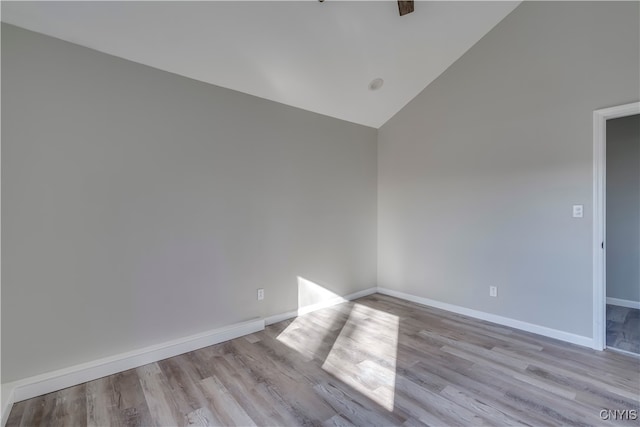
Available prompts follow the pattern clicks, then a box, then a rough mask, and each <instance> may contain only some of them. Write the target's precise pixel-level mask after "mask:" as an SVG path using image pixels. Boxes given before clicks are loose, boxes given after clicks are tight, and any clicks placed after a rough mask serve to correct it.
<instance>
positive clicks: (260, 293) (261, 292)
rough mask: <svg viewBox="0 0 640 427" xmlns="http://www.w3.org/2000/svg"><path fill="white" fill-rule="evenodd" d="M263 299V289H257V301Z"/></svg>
mask: <svg viewBox="0 0 640 427" xmlns="http://www.w3.org/2000/svg"><path fill="white" fill-rule="evenodd" d="M263 299H264V289H262V288H260V289H258V301H262V300H263Z"/></svg>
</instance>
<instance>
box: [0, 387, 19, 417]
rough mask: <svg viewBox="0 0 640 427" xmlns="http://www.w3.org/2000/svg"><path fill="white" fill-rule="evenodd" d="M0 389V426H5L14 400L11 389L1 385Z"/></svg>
mask: <svg viewBox="0 0 640 427" xmlns="http://www.w3.org/2000/svg"><path fill="white" fill-rule="evenodd" d="M0 389H1V391H0V397H1V399H0V400H2V406H0V409H2V423H1V424H0V426H5V425H6V424H7V421H8V420H9V412H11V406H12V405H13V402H15V400H14V399H13V388H11V387H7V386H5V385H2V387H1V388H0Z"/></svg>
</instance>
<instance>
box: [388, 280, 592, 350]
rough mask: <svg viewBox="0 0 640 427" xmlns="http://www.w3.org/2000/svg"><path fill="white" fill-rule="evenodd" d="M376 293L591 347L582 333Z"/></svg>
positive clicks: (406, 296)
mask: <svg viewBox="0 0 640 427" xmlns="http://www.w3.org/2000/svg"><path fill="white" fill-rule="evenodd" d="M378 293H381V294H383V295H389V296H392V297H396V298H400V299H403V300H407V301H411V302H415V303H418V304H422V305H427V306H429V307H435V308H439V309H442V310H447V311H450V312H453V313H457V314H462V315H464V316H469V317H473V318H476V319H480V320H486V321H488V322H492V323H497V324H499V325H503V326H509V327H511V328H515V329H520V330H523V331H527V332H533V333H534V334H538V335H542V336H545V337H549V338H555V339H557V340H561V341H565V342H570V343H572V344H578V345H582V346H585V347H592V346H593V340H592V339H591V338H589V337H585V336H582V335H576V334H572V333H569V332H565V331H560V330H558V329H552V328H547V327H546V326H540V325H535V324H533V323H527V322H523V321H521V320H516V319H511V318H509V317H503V316H498V315H496V314H491V313H486V312H484V311H478V310H473V309H471V308H466V307H461V306H458V305H454V304H449V303H446V302H440V301H436V300H432V299H428V298H423V297H418V296H415V295H411V294H406V293H404V292H398V291H394V290H392V289H387V288H378Z"/></svg>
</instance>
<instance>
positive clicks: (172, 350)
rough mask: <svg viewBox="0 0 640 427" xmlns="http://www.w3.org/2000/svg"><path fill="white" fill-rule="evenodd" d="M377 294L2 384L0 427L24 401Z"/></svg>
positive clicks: (334, 301) (354, 295) (357, 295)
mask: <svg viewBox="0 0 640 427" xmlns="http://www.w3.org/2000/svg"><path fill="white" fill-rule="evenodd" d="M376 291H377V288H375V287H374V288H369V289H365V290H362V291H359V292H355V293H352V294H349V295H346V296H344V297H336V298H332V299H330V300H328V301H323V302H321V303H318V304H313V305H309V306H306V307H301V308H299V309H298V310H295V311H291V312H288V313H282V314H277V315H274V316H269V317H267V318H265V319H253V320H249V321H246V322H241V323H236V324H233V325H229V326H225V327H222V328H217V329H213V330H211V331H207V332H203V333H200V334H196V335H191V336H188V337H184V338H179V339H176V340H172V341H167V342H165V343H161V344H157V345H153V346H149V347H145V348H141V349H138V350H134V351H130V352H126V353H122V354H117V355H114V356H110V357H105V358H103V359H98V360H94V361H91V362H87V363H82V364H80V365H75V366H71V367H68V368H64V369H59V370H57V371H53V372H47V373H44V374H41V375H36V376H33V377H29V378H25V379H22V380H18V381H14V382H11V383H5V384H2V390H1V393H0V395H1V406H0V409H1V410H2V424H0V426H4V425H5V424H6V422H7V419H8V418H9V413H10V412H11V407H12V405H13V403H14V402H20V401H21V400H25V399H30V398H32V397H36V396H41V395H43V394H46V393H51V392H53V391H57V390H62V389H64V388H67V387H71V386H74V385H77V384H82V383H85V382H87V381H92V380H95V379H98V378H102V377H105V376H107V375H112V374H116V373H118V372H122V371H126V370H128V369H133V368H137V367H139V366H142V365H146V364H148V363H153V362H157V361H159V360H163V359H167V358H169V357H173V356H177V355H179V354H183V353H187V352H189V351H194V350H197V349H199V348H202V347H207V346H210V345H214V344H218V343H221V342H224V341H229V340H231V339H234V338H238V337H241V336H244V335H249V334H252V333H254V332H258V331H261V330H263V329H264V327H265V324H267V325H270V324H272V323H276V322H280V321H283V320H287V319H290V318H292V317H296V316H299V315H302V314H306V313H310V312H312V311H315V310H320V309H322V308H326V307H330V306H333V305H336V304H340V303H342V302H345V301H351V300H353V299H357V298H361V297H364V296H367V295H371V294H374V293H376Z"/></svg>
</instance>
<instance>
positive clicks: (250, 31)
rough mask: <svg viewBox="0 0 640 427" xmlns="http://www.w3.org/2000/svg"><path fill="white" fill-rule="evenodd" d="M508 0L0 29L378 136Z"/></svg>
mask: <svg viewBox="0 0 640 427" xmlns="http://www.w3.org/2000/svg"><path fill="white" fill-rule="evenodd" d="M518 4H519V2H518V1H515V2H511V1H490V2H483V1H470V2H462V1H460V2H459V1H448V2H447V1H446V2H430V1H424V2H416V5H415V12H413V13H410V14H408V15H405V16H403V17H400V16H399V14H398V5H397V3H396V2H395V1H371V2H369V1H356V2H347V1H340V0H326V1H324V2H322V3H321V2H318V1H317V0H304V1H280V2H275V1H257V2H248V1H227V2H222V1H212V2H179V1H175V2H147V1H142V2H119V1H107V2H93V1H81V2H55V1H44V2H7V1H3V2H2V21H4V22H7V23H10V24H14V25H17V26H20V27H23V28H26V29H29V30H33V31H37V32H40V33H43V34H47V35H50V36H53V37H57V38H60V39H62V40H66V41H69V42H72V43H77V44H79V45H82V46H87V47H90V48H93V49H96V50H99V51H102V52H105V53H109V54H111V55H115V56H119V57H121V58H125V59H129V60H131V61H135V62H139V63H142V64H146V65H149V66H152V67H155V68H159V69H162V70H166V71H169V72H172V73H176V74H180V75H183V76H186V77H190V78H193V79H197V80H201V81H204V82H207V83H211V84H215V85H218V86H222V87H226V88H230V89H234V90H237V91H240V92H245V93H248V94H252V95H255V96H259V97H262V98H267V99H270V100H273V101H277V102H281V103H284V104H288V105H292V106H295V107H298V108H302V109H305V110H309V111H314V112H317V113H321V114H325V115H328V116H332V117H336V118H339V119H343V120H348V121H351V122H355V123H359V124H363V125H366V126H371V127H375V128H377V127H380V126H381V125H382V124H384V123H385V122H386V121H387V120H388V119H389V118H391V117H392V116H393V115H394V114H395V113H397V112H398V111H399V110H400V109H401V108H402V107H403V106H405V105H406V104H407V103H408V102H409V101H410V100H411V99H412V98H413V97H415V96H416V95H417V94H418V93H420V92H421V91H422V90H423V89H424V88H425V87H426V86H427V85H429V83H431V82H432V81H433V80H434V79H435V78H436V77H438V76H439V75H440V74H441V73H442V72H443V71H444V70H445V69H447V67H449V66H450V65H451V64H452V63H453V62H455V61H456V59H458V58H459V57H460V56H462V55H463V54H464V52H466V51H467V50H468V49H469V48H470V47H471V46H473V44H475V43H476V42H477V41H478V40H479V39H480V38H482V36H484V35H485V34H486V33H487V32H488V31H489V30H491V29H492V28H493V27H494V26H495V25H496V24H497V23H498V22H500V21H501V20H502V19H503V18H504V17H505V16H506V15H507V14H509V13H510V12H511V11H512V10H513V9H514V8H515V7H516V6H517V5H518ZM377 78H380V79H382V80H383V82H384V84H383V85H382V87H380V88H379V89H377V90H371V89H370V88H369V85H370V83H371V82H372V81H373V80H374V79H377Z"/></svg>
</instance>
